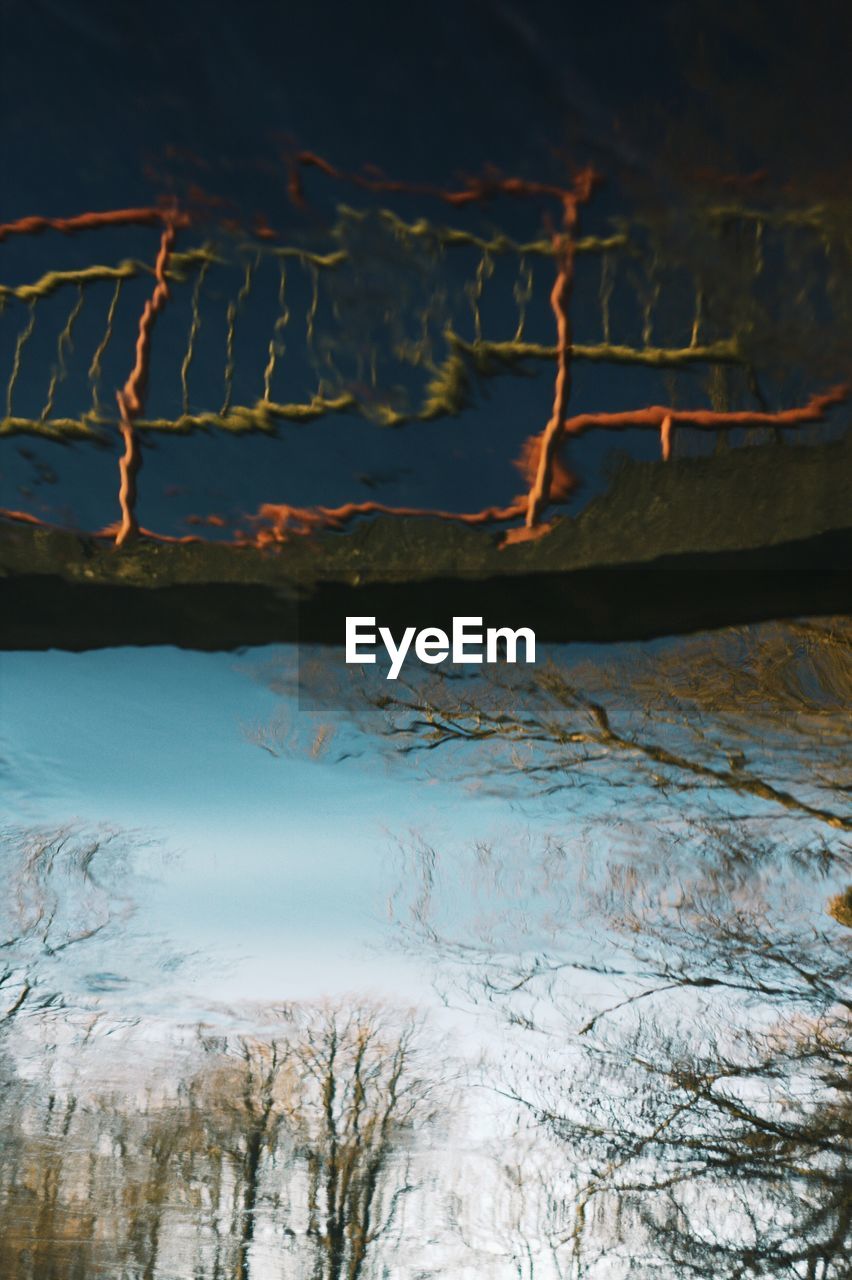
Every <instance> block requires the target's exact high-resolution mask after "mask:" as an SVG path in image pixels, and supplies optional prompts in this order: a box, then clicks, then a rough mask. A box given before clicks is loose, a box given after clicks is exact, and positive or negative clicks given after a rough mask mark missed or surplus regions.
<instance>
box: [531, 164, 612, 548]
mask: <svg viewBox="0 0 852 1280" xmlns="http://www.w3.org/2000/svg"><path fill="white" fill-rule="evenodd" d="M594 182H595V174H594V172H593V171H592V170H591V169H585V170H583V172H582V173H580V174H578V176H577V179H576V181H575V183H574V189H573V191H571V192H566V193H565V194H564V195H563V196H562V208H563V215H562V231H561V233H558V234H557V235H555V236H554V237H553V247H554V253H555V256H556V263H557V267H556V279H555V281H554V282H553V288H552V290H551V293H550V306H551V308H552V310H553V315H554V318H555V320H556V334H557V356H556V384H555V387H554V391H553V411H552V413H551V415H550V420H549V422H548V424H547V426H546V427H545V429H544V433H543V436H542V441H541V449H540V451H539V460H538V468H537V471H536V477H535V482H534V484H533V485H532V487H531V489H530V494H529V501H528V505H527V513H526V525H527V528H528V529H532V528H534V526H535V525H537V524H538V522H539V519H540V517H541V514H542V512H543V511H544V509H545V508H546V507H547V505H548V504H549V503H550V501H551V488H552V485H553V471H554V466H555V462H556V453H557V450H558V448H559V443H560V440H561V438H562V432H563V429H564V426H563V424H564V421H565V409H566V407H567V404H568V399H569V396H570V394H571V318H570V314H569V310H568V307H569V303H570V301H571V291H572V289H573V287H574V238H575V233H576V230H577V220H578V217H579V207H580V205H581V204H583V203H585V201H587V200H588V199H589V197H590V196H591V194H592V189H593V186H594Z"/></svg>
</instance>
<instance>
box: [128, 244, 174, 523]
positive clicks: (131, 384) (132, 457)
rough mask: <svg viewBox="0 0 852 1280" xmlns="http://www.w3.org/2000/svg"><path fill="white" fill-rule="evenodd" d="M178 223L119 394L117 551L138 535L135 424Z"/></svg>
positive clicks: (161, 257)
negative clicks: (133, 360) (120, 442)
mask: <svg viewBox="0 0 852 1280" xmlns="http://www.w3.org/2000/svg"><path fill="white" fill-rule="evenodd" d="M174 238H175V223H174V221H171V220H168V221H167V222H166V225H165V227H164V228H163V234H162V236H161V238H160V252H159V253H158V254H157V261H156V264H155V267H154V275H155V277H156V281H157V283H156V285H155V287H154V292H153V293H152V295H151V297H150V298H149V299H148V301H147V302H146V303H145V307H144V309H143V311H142V315H141V317H140V319H139V333H138V336H137V339H136V363H135V365H134V366H133V370H132V372H131V374H130V377H129V378H128V379H127V381H126V382H125V384H124V387H123V388H122V390H121V391H117V392H116V399H117V401H118V410H119V414H120V422H119V429H120V431H121V434H122V437H123V439H124V453H123V455H122V457H121V461H120V462H119V474H120V477H121V483H120V486H119V491H118V501H119V505H120V507H121V523H120V525H119V528H118V532H117V534H116V538H115V545H116V546H117V547H121V546H124V544H125V543H126V542H127V541H128V540H129V539H130V538H133V537H136V536H137V535H138V534H139V532H140V529H139V524H138V521H137V519H136V476H137V474H138V472H139V468H140V467H141V466H142V454H141V451H140V448H139V439H138V437H137V435H136V432H135V430H134V427H133V423H134V421H135V420H136V418H137V417H138V416H139V414H140V413H141V411H142V401H143V396H144V394H145V385H146V383H147V380H148V369H149V366H150V362H151V337H152V333H153V329H154V321H155V320H156V318H157V316H158V315H159V313H160V312H161V311H162V309H163V307H164V306H165V305H166V301H167V299H168V297H169V285H168V281H167V280H166V264H167V263H168V258H169V253H170V251H171V247H172V245H173V243H174Z"/></svg>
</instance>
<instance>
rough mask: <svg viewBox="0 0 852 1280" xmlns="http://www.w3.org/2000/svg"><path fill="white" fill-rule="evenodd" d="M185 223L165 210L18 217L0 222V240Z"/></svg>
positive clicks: (123, 210) (183, 215)
mask: <svg viewBox="0 0 852 1280" xmlns="http://www.w3.org/2000/svg"><path fill="white" fill-rule="evenodd" d="M164 222H165V223H167V224H168V225H170V226H175V227H178V226H181V227H183V226H187V225H188V218H187V215H186V214H182V213H177V212H175V211H173V210H172V211H169V210H165V209H156V208H153V209H110V210H107V211H106V212H104V213H79V214H77V215H76V216H75V217H73V218H41V217H30V218H19V219H18V220H17V222H3V223H0V241H2V240H5V239H6V238H7V237H8V236H21V235H40V234H41V233H42V232H43V231H61V232H62V234H63V235H73V234H74V233H75V232H77V231H93V230H96V229H97V228H99V227H131V226H135V227H157V226H160V225H161V224H162V223H164Z"/></svg>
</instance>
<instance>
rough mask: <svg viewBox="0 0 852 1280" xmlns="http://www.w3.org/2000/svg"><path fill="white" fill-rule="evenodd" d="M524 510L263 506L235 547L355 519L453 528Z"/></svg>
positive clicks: (522, 502) (518, 506)
mask: <svg viewBox="0 0 852 1280" xmlns="http://www.w3.org/2000/svg"><path fill="white" fill-rule="evenodd" d="M525 508H526V496H524V497H523V498H519V499H517V500H516V501H515V502H514V503H513V504H512V505H510V506H508V507H485V508H484V509H483V510H482V511H473V512H455V511H440V510H435V508H433V507H391V506H387V505H386V504H385V503H383V502H347V503H345V504H344V505H343V506H341V507H291V506H289V505H288V504H287V503H277V502H265V503H263V505H262V506H261V507H260V509H259V511H258V512H257V515H254V516H249V517H248V519H249V521H250V523H251V524H253V525H256V526H259V527H258V528H257V532H256V533H255V534H254V535H253V536H251V537H249V536H248V535H245V534H238V535H237V537H236V539H235V542H236V543H237V545H238V546H255V547H266V546H271V545H274V544H277V543H282V542H286V541H287V536H288V534H295V535H296V536H297V537H304V536H305V535H306V534H309V533H313V531H314V530H315V529H342V528H343V527H344V526H345V525H347V524H349V523H350V521H352V520H354V519H356V518H357V517H358V516H368V515H385V516H397V517H399V516H409V517H424V518H430V519H432V520H452V521H454V522H455V523H457V524H467V525H482V524H499V523H502V522H504V521H507V520H516V519H517V518H518V517H519V516H521V515H523V513H524V510H525Z"/></svg>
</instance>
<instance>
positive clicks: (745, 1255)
mask: <svg viewBox="0 0 852 1280" xmlns="http://www.w3.org/2000/svg"><path fill="white" fill-rule="evenodd" d="M6 661H8V662H9V663H18V664H19V665H18V667H17V668H16V672H17V674H19V675H23V676H25V677H27V679H26V680H24V681H23V682H22V685H21V687H22V688H23V687H24V686H26V688H27V689H28V694H27V697H24V696H23V695H22V696H21V697H20V698H19V699H17V700H16V698H15V696H14V695H12V694H10V695H9V698H8V700H7V705H6V711H7V718H6V723H5V724H4V733H5V735H6V738H7V741H6V742H5V743H4V754H5V756H6V757H7V760H8V761H9V762H10V763H9V764H8V765H7V770H8V771H9V772H10V777H11V780H12V781H13V783H14V784H15V785H14V786H13V792H14V793H15V794H16V795H17V796H18V798H19V802H20V803H19V804H18V808H19V810H20V815H19V816H20V821H18V822H17V824H16V825H15V826H10V827H9V828H7V829H6V830H5V831H4V832H3V838H2V858H3V872H4V882H5V884H6V886H7V892H6V894H5V895H4V902H3V906H2V937H0V996H2V1010H0V1016H1V1017H2V1024H0V1072H2V1079H3V1086H4V1087H3V1093H2V1116H1V1117H0V1123H2V1143H0V1223H2V1229H0V1240H2V1243H0V1260H1V1261H0V1272H1V1273H2V1275H3V1276H4V1277H7V1276H8V1277H9V1280H66V1278H68V1280H71V1278H72V1277H73V1278H78V1277H88V1276H96V1275H109V1276H117V1277H127V1278H128V1280H130V1278H131V1277H132V1278H133V1280H136V1278H137V1277H138V1278H145V1280H166V1278H167V1277H168V1278H169V1280H184V1278H185V1280H266V1278H267V1277H269V1278H272V1277H279V1276H280V1277H284V1276H294V1277H301V1276H313V1277H317V1278H318V1280H344V1277H345V1278H346V1280H357V1278H358V1277H362V1278H367V1277H388V1276H409V1277H412V1280H413V1278H414V1277H419V1278H421V1280H423V1278H425V1277H427V1276H438V1275H451V1276H459V1277H467V1276H471V1277H472V1276H474V1275H476V1276H480V1275H485V1276H490V1277H494V1278H495V1280H504V1278H505V1280H509V1277H513V1276H515V1277H517V1276H520V1277H522V1278H525V1280H541V1277H546V1278H549V1277H553V1278H554V1280H557V1278H559V1277H563V1278H567V1277H572V1278H575V1277H576V1278H577V1280H579V1277H581V1276H588V1277H594V1278H596V1277H601V1278H604V1277H606V1278H609V1277H620V1276H624V1277H627V1276H631V1277H633V1276H649V1277H650V1276H652V1275H653V1276H655V1277H664V1278H666V1280H668V1278H669V1277H670V1278H671V1280H675V1278H676V1277H677V1278H679V1277H682V1276H685V1275H695V1276H699V1277H708V1278H709V1277H714V1278H715V1277H731V1280H733V1277H755V1278H756V1277H787V1278H790V1280H794V1278H798V1277H801V1278H802V1280H839V1278H840V1277H843V1276H845V1275H847V1274H848V1252H849V1246H850V1237H852V1201H850V1190H849V1188H850V1174H851V1173H852V1170H851V1169H850V1154H852V1112H850V1105H849V1097H850V1088H852V1022H850V1013H851V1012H852V993H850V986H849V947H850V940H852V932H850V920H851V919H852V917H851V916H850V907H849V903H850V894H852V887H850V881H852V866H850V861H852V860H850V854H849V837H848V832H849V828H850V818H849V817H848V804H847V797H848V789H849V777H848V770H847V762H846V760H845V759H844V747H845V735H846V733H847V724H846V717H847V711H846V708H847V706H848V701H849V695H850V692H852V667H850V646H849V629H848V625H846V624H842V623H840V622H833V621H827V620H821V621H802V622H795V623H784V624H782V623H773V624H766V625H764V626H760V627H753V628H747V629H742V630H738V631H729V632H718V633H714V634H704V635H697V636H694V637H691V638H687V639H679V640H668V641H665V642H654V643H650V644H644V645H621V646H615V647H610V648H606V649H605V648H603V647H601V648H597V649H596V648H593V647H586V648H582V649H581V648H580V647H574V648H570V649H564V650H554V651H553V652H552V654H551V655H550V656H549V658H548V660H547V662H546V663H544V664H542V665H541V666H539V667H536V668H535V669H530V670H529V671H524V670H523V669H521V668H516V669H515V672H514V673H513V674H512V675H511V676H510V677H507V675H506V672H507V670H508V669H507V668H494V669H493V670H494V672H496V674H492V675H490V676H489V675H487V674H485V675H477V676H476V677H475V678H473V679H471V678H469V677H468V676H467V675H464V676H462V675H461V674H460V673H458V672H450V673H449V675H447V676H445V677H444V678H443V679H438V680H436V679H434V677H433V676H432V675H424V676H423V677H422V678H413V677H412V678H411V679H410V680H408V682H407V683H405V684H403V682H402V681H400V682H398V683H397V684H396V685H390V684H388V683H387V682H385V681H384V680H383V679H382V674H381V672H379V673H378V674H377V675H376V678H375V680H373V679H371V678H370V679H368V677H371V675H372V673H370V672H365V673H359V674H358V677H357V679H355V680H353V679H352V677H351V673H349V672H348V671H347V669H346V668H345V667H344V666H343V665H342V664H341V662H340V660H339V655H338V654H336V653H334V652H331V651H329V652H326V653H324V654H323V653H320V652H316V653H314V654H311V653H309V652H307V651H304V652H303V653H302V654H301V655H300V656H299V659H298V661H297V660H296V656H295V655H294V654H293V653H292V652H290V651H286V650H280V649H269V650H266V651H264V652H263V653H259V652H256V653H247V654H244V655H241V656H240V657H238V658H233V657H224V656H223V657H221V658H211V657H210V656H199V655H191V654H181V655H178V654H177V653H176V652H173V651H166V650H151V651H147V652H146V651H142V650H139V651H135V653H129V652H124V653H123V654H121V655H120V656H118V657H116V655H115V654H108V653H106V654H96V655H85V656H83V657H79V658H73V657H71V656H70V655H63V656H58V655H40V656H39V657H29V658H25V657H20V658H19V657H18V656H15V657H14V658H9V659H4V662H6ZM36 677H37V678H38V682H39V685H38V687H39V688H40V690H41V693H40V694H39V695H38V696H39V697H45V698H47V697H51V698H54V699H55V700H56V703H57V705H59V704H60V703H62V704H63V705H64V707H65V711H64V712H63V715H61V716H57V717H55V718H54V719H53V721H52V722H51V723H50V724H47V725H46V724H45V723H44V721H43V719H42V718H40V716H39V706H40V704H39V702H38V697H37V696H36V693H35V692H34V691H35V689H36V685H37V682H36ZM93 680H97V681H98V682H99V683H100V682H104V686H105V687H104V689H103V690H102V697H101V701H100V702H98V701H97V700H94V701H93V700H92V697H91V692H92V687H93V685H92V681H93ZM195 681H197V690H196V688H195V684H194V682H195ZM152 690H160V694H159V695H158V696H159V699H160V700H159V701H158V696H152V694H151V691H152ZM176 690H180V696H181V699H182V701H181V703H180V709H179V714H177V715H176V711H175V701H174V699H175V691H176ZM143 691H144V692H145V697H144V698H143V697H142V693H143ZM113 695H114V696H113ZM196 695H197V697H198V701H197V702H196V701H195V698H196ZM27 699H29V701H28V700H27ZM211 699H212V700H213V702H215V708H213V707H212V704H211ZM63 700H64V702H63ZM78 701H79V705H82V704H83V703H85V704H86V705H87V706H88V708H89V714H90V716H91V717H92V718H93V721H94V722H96V723H93V727H92V728H91V729H90V730H89V731H87V732H89V733H91V738H89V737H87V738H86V739H85V741H84V742H83V748H84V750H83V752H82V754H83V755H85V757H86V758H85V760H82V759H81V760H79V761H78V762H77V763H74V762H73V761H71V756H70V755H69V754H68V753H67V750H66V748H67V743H66V741H65V737H64V735H69V737H73V735H75V734H77V733H78V732H79V731H78V728H77V727H76V724H75V714H76V710H77V708H78ZM143 708H144V709H143ZM131 717H132V719H133V723H134V725H135V728H136V739H135V741H136V749H137V755H136V757H135V762H134V768H135V776H134V782H133V786H131V787H128V784H127V778H126V776H125V771H124V769H123V768H122V767H121V766H120V765H118V766H114V765H113V764H111V761H112V757H113V756H114V754H115V752H114V748H113V743H112V741H111V738H110V734H111V733H113V732H117V730H114V729H113V728H111V725H112V724H113V723H114V722H115V721H116V719H117V720H118V722H119V725H122V724H126V723H128V722H129V721H130V718H131ZM75 740H76V739H75ZM259 748H263V749H262V750H261V749H259ZM99 752H100V753H102V754H99ZM35 759H42V760H43V762H44V772H43V773H42V774H40V775H38V778H39V782H38V785H39V788H40V790H39V791H38V793H36V792H35V791H34V790H33V788H32V787H30V789H29V792H28V790H27V782H26V778H27V771H28V770H29V769H30V768H31V765H32V761H33V760H35ZM16 762H17V763H16ZM78 768H79V770H80V773H79V776H78V775H77V774H75V772H74V771H75V769H78ZM84 773H85V777H86V779H88V781H85V782H84V781H81V780H80V779H82V778H83V774H84ZM70 793H73V794H74V795H75V796H76V797H78V802H77V803H78V807H79V804H80V803H84V804H86V805H87V806H88V807H89V809H90V814H91V821H88V822H86V823H83V822H82V821H81V820H79V819H75V820H73V821H72V820H69V816H68V815H69V812H73V809H72V808H70V806H69V803H68V799H69V794H70ZM22 798H23V799H22ZM37 811H39V821H38V822H34V821H31V820H30V819H31V818H32V817H33V815H34V814H35V813H36V812H37ZM143 811H147V812H148V816H149V826H148V828H145V827H143V825H142V824H141V823H140V822H139V818H140V815H141V813H142V812H143ZM119 812H124V813H126V815H127V819H128V826H127V827H126V828H121V827H119V826H117V825H116V824H115V821H114V819H115V817H116V815H117V814H118V813H119ZM226 812H228V813H230V814H231V815H232V817H233V815H234V814H237V815H238V816H239V818H240V822H241V826H240V827H239V828H237V827H234V826H231V827H228V826H227V824H226V820H225V818H224V817H223V815H224V814H225V813H226ZM63 815H64V816H63ZM132 824H135V825H132Z"/></svg>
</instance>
